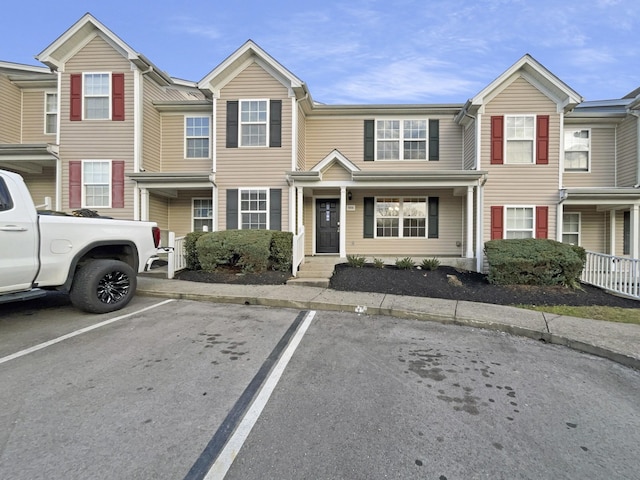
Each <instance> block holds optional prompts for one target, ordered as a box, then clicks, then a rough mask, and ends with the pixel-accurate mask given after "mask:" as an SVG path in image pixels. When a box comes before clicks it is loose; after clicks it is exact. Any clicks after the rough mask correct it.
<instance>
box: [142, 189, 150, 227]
mask: <svg viewBox="0 0 640 480" xmlns="http://www.w3.org/2000/svg"><path fill="white" fill-rule="evenodd" d="M140 214H141V217H140V220H142V221H143V222H148V221H149V190H148V189H146V188H141V189H140Z"/></svg>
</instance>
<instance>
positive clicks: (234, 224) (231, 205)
mask: <svg viewBox="0 0 640 480" xmlns="http://www.w3.org/2000/svg"><path fill="white" fill-rule="evenodd" d="M236 228H238V189H237V188H230V189H228V190H227V230H235V229H236Z"/></svg>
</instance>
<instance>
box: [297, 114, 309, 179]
mask: <svg viewBox="0 0 640 480" xmlns="http://www.w3.org/2000/svg"><path fill="white" fill-rule="evenodd" d="M306 125H307V119H306V116H305V114H304V112H303V111H302V107H300V106H298V125H297V126H295V125H294V128H297V129H298V152H297V157H296V167H297V169H298V170H305V169H306V168H307V167H306V150H307V128H306Z"/></svg>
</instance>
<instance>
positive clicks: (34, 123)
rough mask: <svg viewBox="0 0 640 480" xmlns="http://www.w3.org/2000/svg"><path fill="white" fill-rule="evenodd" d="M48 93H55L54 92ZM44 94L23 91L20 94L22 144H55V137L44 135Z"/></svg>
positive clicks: (38, 91) (37, 91) (41, 92)
mask: <svg viewBox="0 0 640 480" xmlns="http://www.w3.org/2000/svg"><path fill="white" fill-rule="evenodd" d="M48 93H56V92H55V91H54V90H51V91H48ZM44 107H45V92H44V91H43V90H25V91H24V92H23V93H22V122H23V123H22V143H56V135H55V133H54V134H45V133H44V129H45V118H44V115H45V113H44Z"/></svg>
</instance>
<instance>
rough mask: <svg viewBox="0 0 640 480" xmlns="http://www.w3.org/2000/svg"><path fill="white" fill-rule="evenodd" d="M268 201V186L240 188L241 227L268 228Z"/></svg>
mask: <svg viewBox="0 0 640 480" xmlns="http://www.w3.org/2000/svg"><path fill="white" fill-rule="evenodd" d="M268 203H269V202H268V190H267V189H266V188H260V189H258V188H255V189H246V190H240V228H242V229H260V230H265V229H268V228H269V226H268V224H267V220H268V218H269V215H268V213H269V204H268Z"/></svg>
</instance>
